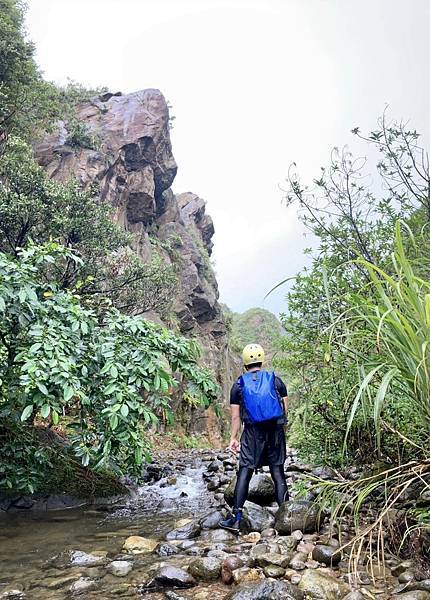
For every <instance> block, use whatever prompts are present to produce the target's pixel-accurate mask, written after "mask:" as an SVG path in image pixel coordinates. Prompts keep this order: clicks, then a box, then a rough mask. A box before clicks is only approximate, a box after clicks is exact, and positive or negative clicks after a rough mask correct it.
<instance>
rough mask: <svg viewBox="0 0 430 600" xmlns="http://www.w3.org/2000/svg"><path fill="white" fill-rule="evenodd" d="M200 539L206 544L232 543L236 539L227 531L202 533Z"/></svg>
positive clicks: (218, 530)
mask: <svg viewBox="0 0 430 600" xmlns="http://www.w3.org/2000/svg"><path fill="white" fill-rule="evenodd" d="M200 539H201V540H202V541H204V542H210V543H216V542H232V541H233V540H235V539H236V536H235V535H234V533H231V532H230V531H226V530H225V529H211V530H206V531H202V533H201V535H200Z"/></svg>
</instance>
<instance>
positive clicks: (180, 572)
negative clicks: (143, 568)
mask: <svg viewBox="0 0 430 600" xmlns="http://www.w3.org/2000/svg"><path fill="white" fill-rule="evenodd" d="M193 585H196V580H195V579H194V577H193V576H192V575H190V573H187V572H186V571H184V569H180V568H179V567H172V566H170V565H168V566H164V567H160V568H159V569H158V570H157V571H156V572H155V575H154V576H153V577H152V579H151V580H150V581H149V582H148V583H147V584H146V585H145V588H149V589H151V588H165V587H175V588H189V587H192V586H193Z"/></svg>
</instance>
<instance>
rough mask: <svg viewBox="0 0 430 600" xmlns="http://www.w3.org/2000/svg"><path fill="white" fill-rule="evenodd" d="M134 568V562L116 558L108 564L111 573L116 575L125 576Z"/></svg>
mask: <svg viewBox="0 0 430 600" xmlns="http://www.w3.org/2000/svg"><path fill="white" fill-rule="evenodd" d="M132 569H133V565H132V563H131V562H130V561H127V560H114V561H112V562H111V563H110V564H109V565H108V566H107V570H108V571H109V573H111V575H115V577H125V576H126V575H128V574H129V573H130V571H131V570H132Z"/></svg>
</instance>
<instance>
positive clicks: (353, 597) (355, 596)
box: [342, 590, 366, 600]
mask: <svg viewBox="0 0 430 600" xmlns="http://www.w3.org/2000/svg"><path fill="white" fill-rule="evenodd" d="M342 600H366V598H365V596H364V595H363V594H362V593H361V592H360V591H359V590H354V591H353V592H349V594H347V595H346V596H345V597H344V598H343V599H342Z"/></svg>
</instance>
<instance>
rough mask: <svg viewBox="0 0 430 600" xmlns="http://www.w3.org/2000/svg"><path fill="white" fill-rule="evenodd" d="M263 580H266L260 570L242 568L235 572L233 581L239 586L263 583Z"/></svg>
mask: <svg viewBox="0 0 430 600" xmlns="http://www.w3.org/2000/svg"><path fill="white" fill-rule="evenodd" d="M262 579H264V574H263V573H262V572H261V571H260V570H259V569H253V568H250V567H241V568H240V569H235V570H234V571H233V580H234V583H237V584H241V583H250V582H251V581H261V580H262Z"/></svg>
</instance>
